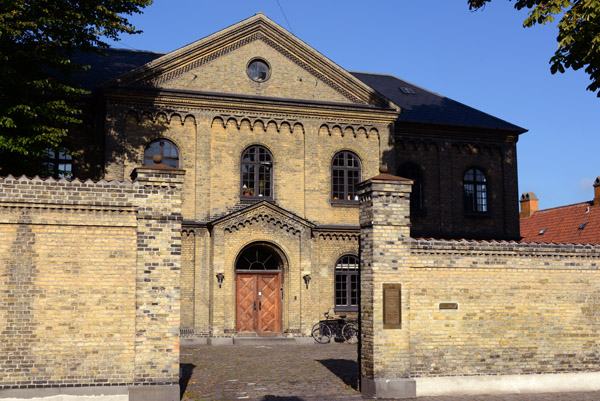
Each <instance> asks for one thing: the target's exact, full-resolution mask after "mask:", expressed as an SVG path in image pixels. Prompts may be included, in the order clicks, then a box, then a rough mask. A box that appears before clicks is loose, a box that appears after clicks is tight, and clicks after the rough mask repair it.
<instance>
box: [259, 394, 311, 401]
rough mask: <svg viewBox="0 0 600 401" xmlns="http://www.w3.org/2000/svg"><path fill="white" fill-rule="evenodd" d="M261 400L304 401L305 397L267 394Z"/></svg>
mask: <svg viewBox="0 0 600 401" xmlns="http://www.w3.org/2000/svg"><path fill="white" fill-rule="evenodd" d="M261 401H304V398H298V397H294V396H292V397H277V396H276V395H265V396H264V397H263V398H262V399H261Z"/></svg>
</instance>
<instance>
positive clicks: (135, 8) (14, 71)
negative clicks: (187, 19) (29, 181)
mask: <svg viewBox="0 0 600 401" xmlns="http://www.w3.org/2000/svg"><path fill="white" fill-rule="evenodd" d="M151 3H152V0H107V1H98V0H0V158H1V159H0V164H4V165H5V166H6V160H7V159H11V160H12V161H13V162H15V163H18V161H23V160H34V159H36V158H39V157H41V156H42V155H43V154H44V153H45V150H46V149H47V148H54V147H57V146H58V145H59V144H60V143H61V141H62V140H63V138H64V137H65V136H66V135H67V132H68V129H69V127H72V126H73V125H74V124H78V123H81V119H80V117H81V107H80V105H79V104H78V99H80V97H81V95H84V94H86V92H85V91H83V90H82V89H80V88H77V87H75V86H72V85H71V84H70V83H69V77H70V76H71V75H72V74H73V73H76V72H79V71H82V70H83V69H84V68H85V66H81V65H76V64H75V63H73V62H71V58H72V56H73V54H75V52H101V50H100V49H102V48H106V47H108V45H107V43H106V42H105V40H107V39H112V40H118V39H119V35H121V34H124V33H126V34H133V33H138V31H136V29H135V27H134V26H133V25H131V23H129V21H128V20H127V19H126V16H129V15H132V14H133V13H140V12H141V10H142V9H143V8H144V7H146V6H148V5H149V4H151ZM21 164H22V163H21ZM5 170H6V169H5ZM8 172H9V171H6V173H8ZM10 172H13V171H10ZM22 172H26V171H22Z"/></svg>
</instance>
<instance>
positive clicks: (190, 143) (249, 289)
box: [48, 13, 526, 337]
mask: <svg viewBox="0 0 600 401" xmlns="http://www.w3.org/2000/svg"><path fill="white" fill-rule="evenodd" d="M78 61H79V62H83V63H86V64H90V65H91V69H90V70H89V71H88V72H87V73H86V75H84V76H81V77H78V79H80V81H81V82H82V83H83V84H84V86H86V87H87V88H89V89H93V95H92V96H91V97H90V98H89V99H88V100H89V102H88V107H87V110H88V111H87V113H88V114H87V117H86V126H85V129H84V130H83V131H82V132H80V133H78V134H76V135H72V136H71V137H70V138H69V139H68V140H67V141H66V142H65V144H64V146H65V147H67V148H69V149H71V150H76V151H77V156H75V157H74V158H73V159H68V160H58V159H60V155H65V154H66V153H64V152H55V153H54V154H53V160H52V161H48V163H50V162H52V165H51V166H48V167H53V166H55V165H65V166H63V168H62V170H61V171H58V172H56V173H55V174H57V175H61V174H62V175H66V176H75V177H81V178H87V177H92V178H104V179H113V180H126V179H128V178H129V176H130V174H131V172H132V171H133V169H134V168H135V167H136V166H140V165H143V164H152V163H153V162H154V156H155V155H161V156H162V161H161V162H162V163H164V164H167V165H170V166H174V167H178V168H181V169H184V170H185V171H186V174H185V183H184V189H183V219H184V221H183V233H182V234H181V235H182V244H183V245H182V272H181V277H182V280H181V296H182V301H181V305H182V306H181V308H182V311H181V327H182V333H185V334H187V335H195V336H213V337H218V336H223V337H231V336H234V335H237V334H250V335H289V336H300V335H308V334H310V327H311V325H312V323H314V322H315V321H317V320H318V319H319V315H320V314H321V313H323V312H324V311H326V310H327V309H328V308H329V307H333V306H335V309H336V311H338V312H349V313H353V312H356V311H357V303H358V269H359V265H360V263H359V259H358V256H359V255H358V249H359V246H358V238H359V232H360V230H359V228H360V227H359V216H358V211H359V205H358V200H357V199H358V198H357V196H356V192H355V184H356V183H358V182H359V181H362V180H365V179H367V178H370V177H373V176H375V175H377V174H378V173H379V167H380V166H381V165H387V166H388V169H389V170H388V171H389V172H390V173H391V174H396V175H399V176H403V177H406V178H410V179H412V180H413V181H414V184H413V190H412V195H411V204H410V207H411V210H410V215H411V224H412V227H411V235H413V236H424V237H436V238H472V239H499V240H500V239H505V240H517V239H519V238H520V237H519V219H518V213H519V211H518V206H517V199H518V193H517V168H516V143H517V140H518V136H519V135H520V134H522V133H523V132H525V131H526V130H524V129H522V128H520V127H517V126H515V125H513V124H510V123H508V122H505V121H503V120H500V119H498V118H495V117H492V116H490V115H488V114H486V113H483V112H480V111H478V110H475V109H473V108H471V107H468V106H465V105H463V104H461V103H458V102H455V101H453V100H451V99H448V98H445V97H443V96H441V95H438V94H436V93H433V92H430V91H428V90H425V89H423V88H420V87H418V86H415V85H413V84H411V83H408V82H406V81H403V80H401V79H398V78H396V77H393V76H390V75H380V74H371V73H358V72H348V71H346V70H344V69H342V68H341V67H339V66H337V65H336V64H334V63H333V62H332V61H330V60H328V59H327V58H326V57H324V56H323V55H321V54H320V53H318V52H317V51H315V50H314V49H312V48H310V47H309V46H308V45H307V44H306V43H304V42H302V41H301V40H299V39H298V38H296V37H295V36H293V35H292V34H290V33H289V32H287V31H286V30H284V29H283V28H281V27H280V26H278V25H277V24H275V23H274V22H273V21H271V20H269V19H268V18H267V17H265V16H264V15H263V14H261V13H259V14H257V15H255V16H253V17H251V18H248V19H247V20H244V21H242V22H240V23H238V24H235V25H233V26H231V27H228V28H226V29H224V30H222V31H220V32H217V33H215V34H212V35H210V36H208V37H206V38H204V39H201V40H198V41H196V42H193V43H191V44H190V45H187V46H185V47H182V48H180V49H178V50H175V51H173V52H171V53H168V54H164V55H163V54H157V53H148V52H134V51H127V50H109V51H108V57H106V58H100V57H97V56H89V55H88V56H80V57H79V59H78ZM67 165H68V167H66V166H67ZM177 235H179V233H177ZM393 240H396V239H393Z"/></svg>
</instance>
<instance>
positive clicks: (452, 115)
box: [350, 71, 527, 134]
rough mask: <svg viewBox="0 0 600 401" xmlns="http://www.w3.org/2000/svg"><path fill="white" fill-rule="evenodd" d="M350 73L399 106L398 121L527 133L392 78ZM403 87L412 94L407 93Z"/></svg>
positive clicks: (480, 112) (522, 129) (453, 101)
mask: <svg viewBox="0 0 600 401" xmlns="http://www.w3.org/2000/svg"><path fill="white" fill-rule="evenodd" d="M350 73H351V74H352V75H354V76H355V77H356V78H358V79H360V80H361V81H363V82H364V83H365V84H367V85H369V86H370V87H371V88H373V89H375V90H376V91H378V92H379V93H381V94H382V95H383V96H385V97H386V98H388V99H390V100H391V101H392V102H394V104H396V105H398V106H400V108H401V109H402V113H401V114H400V116H398V121H404V122H412V123H430V124H442V125H455V126H463V127H464V126H468V127H477V128H488V129H497V130H507V131H514V132H516V133H519V134H521V133H523V132H526V131H527V130H526V129H524V128H521V127H519V126H516V125H514V124H511V123H509V122H506V121H504V120H501V119H499V118H496V117H494V116H491V115H489V114H487V113H484V112H482V111H479V110H477V109H474V108H472V107H469V106H466V105H464V104H462V103H459V102H457V101H455V100H452V99H449V98H447V97H445V96H442V95H438V94H437V93H434V92H431V91H428V90H427V89H423V88H421V87H420V86H417V85H415V84H412V83H410V82H407V81H404V80H402V79H400V78H397V77H395V76H393V75H384V74H373V73H366V72H353V71H351V72H350ZM402 88H406V89H404V91H405V92H409V93H404V92H403V89H402ZM407 89H408V90H407ZM410 92H412V93H410Z"/></svg>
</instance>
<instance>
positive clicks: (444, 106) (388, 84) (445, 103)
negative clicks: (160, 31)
mask: <svg viewBox="0 0 600 401" xmlns="http://www.w3.org/2000/svg"><path fill="white" fill-rule="evenodd" d="M104 52H105V53H106V54H107V56H106V57H104V56H102V55H99V54H95V53H79V54H77V55H76V56H75V57H74V58H73V61H74V62H76V63H78V64H82V65H89V66H90V69H89V70H87V71H86V72H85V73H83V74H79V75H77V76H75V77H73V78H72V81H73V83H75V84H79V85H81V86H82V87H83V88H84V89H88V90H93V89H94V88H96V87H97V86H99V85H100V84H102V83H104V82H106V81H108V80H110V79H112V78H116V77H118V76H119V75H122V74H124V73H126V72H129V71H131V70H133V69H134V68H136V67H140V66H142V65H144V64H146V63H148V62H150V61H152V60H155V59H157V58H159V57H161V56H163V55H164V53H154V52H148V51H140V50H127V49H106V50H104ZM350 74H352V75H354V76H355V77H356V78H358V79H359V80H361V81H362V82H364V83H365V84H366V85H368V86H370V87H371V88H373V89H375V90H376V91H378V92H379V93H381V94H382V95H383V96H385V97H386V98H388V99H389V100H391V101H392V102H394V103H395V104H397V105H398V106H400V107H401V108H402V113H401V114H400V116H399V118H398V120H399V121H406V122H415V123H427V124H443V125H453V126H460V127H477V128H491V129H500V130H508V131H515V132H517V133H521V132H525V131H526V130H525V129H523V128H521V127H518V126H516V125H513V124H511V123H508V122H506V121H504V120H501V119H499V118H496V117H493V116H491V115H489V114H486V113H484V112H482V111H479V110H476V109H474V108H472V107H469V106H466V105H464V104H462V103H459V102H456V101H454V100H452V99H448V98H447V97H444V96H441V95H438V94H437V93H433V92H430V91H428V90H426V89H423V88H421V87H419V86H416V85H414V84H411V83H409V82H406V81H403V80H401V79H399V78H396V77H394V76H392V75H384V74H372V73H364V72H350ZM400 88H410V89H412V90H413V91H414V92H415V93H414V94H411V95H407V94H404V93H402V91H401V90H400Z"/></svg>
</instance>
